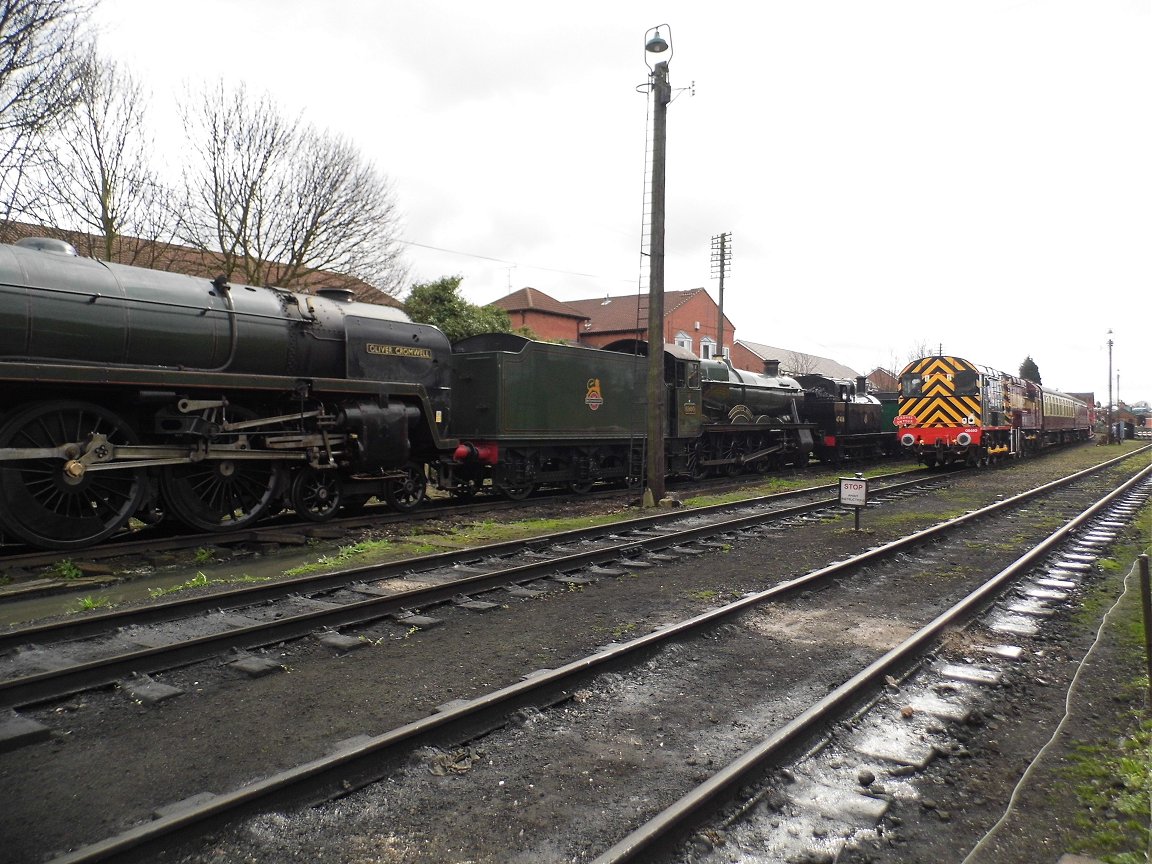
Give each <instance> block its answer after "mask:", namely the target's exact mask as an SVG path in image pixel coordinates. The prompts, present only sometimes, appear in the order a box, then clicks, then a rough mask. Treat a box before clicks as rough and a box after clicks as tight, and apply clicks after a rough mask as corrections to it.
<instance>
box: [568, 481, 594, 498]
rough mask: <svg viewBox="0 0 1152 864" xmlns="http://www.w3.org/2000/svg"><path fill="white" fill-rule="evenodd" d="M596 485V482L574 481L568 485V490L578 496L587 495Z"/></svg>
mask: <svg viewBox="0 0 1152 864" xmlns="http://www.w3.org/2000/svg"><path fill="white" fill-rule="evenodd" d="M595 485H596V481H595V480H573V481H572V482H571V483H569V484H568V489H569V490H570V491H572V492H574V493H575V494H577V495H587V494H588V493H589V492H591V491H592V487H593V486H595Z"/></svg>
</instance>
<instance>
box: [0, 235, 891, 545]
mask: <svg viewBox="0 0 1152 864" xmlns="http://www.w3.org/2000/svg"><path fill="white" fill-rule="evenodd" d="M647 347H648V346H647V345H646V344H645V343H643V342H635V341H626V342H620V343H617V344H614V345H611V346H608V348H607V349H590V348H583V347H574V346H566V345H552V344H547V343H541V342H534V341H531V340H528V339H524V338H522V337H519V336H515V335H511V334H488V335H485V336H478V337H473V338H471V339H466V340H463V341H461V342H460V343H457V344H456V345H455V346H452V345H449V343H448V340H447V339H446V338H445V337H444V335H443V334H442V333H441V332H440V331H439V330H438V329H436V328H435V327H431V326H428V325H423V324H417V323H413V322H411V321H409V320H408V319H407V317H406V316H405V315H404V314H403V313H402V312H399V311H398V310H395V309H391V308H389V307H384V306H377V305H370V304H363V303H357V302H354V301H352V299H351V297H350V294H349V293H348V292H345V291H320V292H318V293H317V295H306V294H297V293H293V292H290V291H285V290H281V289H278V288H257V287H253V286H249V285H239V284H229V283H228V281H227V280H225V279H224V278H222V277H218V278H216V279H214V280H208V279H203V278H196V277H192V276H185V275H178V274H173V273H165V272H159V271H154V270H146V269H143V268H137V267H128V266H123V265H116V264H110V263H106V262H102V261H96V260H92V259H86V258H81V257H78V256H77V255H76V254H75V252H74V250H72V249H71V247H69V246H68V245H67V244H64V243H60V242H59V241H52V240H39V239H37V240H28V241H21V243H19V244H17V245H15V246H5V245H0V384H2V387H0V534H2V535H3V538H4V539H5V540H7V541H22V542H24V543H27V544H30V545H32V546H37V547H41V548H46V549H59V550H68V549H78V548H83V547H86V546H90V545H93V544H96V543H99V542H100V541H101V540H103V539H105V538H107V537H109V536H110V535H112V534H114V533H116V532H118V531H119V530H121V529H122V528H123V527H124V526H125V525H126V524H127V523H128V521H129V520H130V519H132V518H137V519H141V520H143V521H150V520H155V519H157V518H159V517H161V516H164V517H167V518H171V519H174V520H176V521H177V522H179V523H182V524H184V525H186V526H188V527H190V528H192V529H196V530H202V531H215V530H227V529H239V528H243V527H246V526H250V525H252V524H254V523H255V522H257V521H258V520H260V519H261V518H263V517H265V516H267V515H269V514H270V513H273V512H278V511H279V510H280V509H282V508H283V507H285V506H287V507H290V508H292V509H293V510H295V511H296V512H297V513H298V514H299V515H301V516H302V517H304V518H307V519H312V520H315V521H323V520H325V519H328V518H331V517H332V516H333V515H335V514H336V513H337V512H338V511H339V510H341V509H350V508H355V507H357V506H360V505H362V504H363V503H364V502H365V501H367V500H368V499H369V498H371V497H373V496H376V497H378V498H381V499H382V500H385V501H387V502H388V503H389V504H391V505H392V506H393V507H395V508H397V509H400V510H407V509H411V508H413V507H415V506H416V505H417V504H418V503H419V502H420V501H421V500H422V499H423V498H424V495H425V491H426V486H427V484H428V483H429V482H431V483H433V484H434V485H435V486H436V487H438V488H440V489H443V490H447V491H449V492H452V493H453V494H456V495H459V496H462V497H466V496H469V495H472V494H475V493H476V492H478V491H482V490H488V489H493V490H496V491H499V492H502V493H503V494H505V495H507V496H509V497H513V498H521V497H524V496H526V495H527V494H529V493H530V492H531V491H532V490H533V489H535V488H537V487H539V486H542V485H551V486H567V487H569V488H571V489H573V490H575V491H578V492H583V491H587V490H588V489H590V488H591V487H592V485H593V484H595V483H597V482H600V481H611V480H618V481H623V482H628V483H633V482H638V481H639V479H640V477H641V475H642V466H643V465H644V452H643V447H644V438H645V426H644V422H645V420H644V418H645V409H644V403H645V392H646V385H645V381H646V374H647V372H646V370H647V358H646V354H647ZM664 370H665V386H666V395H667V399H666V404H667V406H668V410H667V413H666V428H665V435H666V448H665V450H666V453H667V460H668V466H667V467H668V472H669V474H686V475H694V476H700V475H704V474H707V473H712V472H722V473H736V472H739V471H745V470H768V469H771V468H775V467H779V466H782V465H787V464H793V465H803V464H807V462H808V461H809V458H810V457H811V456H812V455H815V456H816V457H817V458H821V459H825V460H828V461H838V460H839V459H840V458H844V457H846V456H853V455H864V454H868V455H871V454H873V453H876V454H879V453H881V452H886V451H888V450H890V449H893V448H896V447H897V445H896V437H895V430H894V429H893V430H892V431H887V432H886V431H884V430H883V429H882V428H881V425H882V423H881V419H880V418H881V406H880V405H879V403H878V402H876V400H875V399H873V398H872V397H870V396H867V395H866V394H864V393H863V384H862V382H856V383H852V382H837V381H832V380H828V379H820V380H819V381H816V380H813V381H812V382H811V383H810V384H802V383H800V382H798V381H797V380H795V379H792V378H788V377H785V376H781V375H779V374H777V373H778V370H776V369H774V368H773V369H768V370H765V372H764V373H763V374H761V373H751V372H743V371H738V370H735V369H733V368H732V367H731V366H730V365H728V364H727V363H724V362H720V361H701V360H699V359H697V358H696V357H695V356H694V355H693V354H691V353H690V352H687V351H682V350H680V349H677V348H676V347H675V346H666V350H665V353H664Z"/></svg>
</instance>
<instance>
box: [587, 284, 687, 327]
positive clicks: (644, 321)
mask: <svg viewBox="0 0 1152 864" xmlns="http://www.w3.org/2000/svg"><path fill="white" fill-rule="evenodd" d="M703 290H704V289H703V288H693V289H692V290H691V291H665V292H664V317H665V318H667V317H668V316H669V315H670V314H672V312H673V311H675V310H676V309H678V308H679V307H681V306H683V305H684V304H685V303H687V302H688V301H689V300H691V299H692V298H693V297H695V296H696V295H697V294H699V293H700V292H701V291H703ZM566 305H568V306H570V307H572V308H573V309H576V310H578V311H579V312H580V313H581V317H583V318H587V319H588V324H587V325H586V326H585V328H584V332H585V333H625V332H635V331H637V330H646V329H647V328H648V295H647V293H644V294H638V295H637V294H633V295H628V296H624V297H602V298H593V299H591V300H569V301H568V303H567V304H566Z"/></svg>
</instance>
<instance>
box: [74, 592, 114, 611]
mask: <svg viewBox="0 0 1152 864" xmlns="http://www.w3.org/2000/svg"><path fill="white" fill-rule="evenodd" d="M111 608H112V601H111V600H109V599H108V598H107V597H93V596H92V595H89V596H87V597H81V598H80V599H79V600H77V601H76V609H75V610H73V611H75V612H92V611H94V610H96V609H111Z"/></svg>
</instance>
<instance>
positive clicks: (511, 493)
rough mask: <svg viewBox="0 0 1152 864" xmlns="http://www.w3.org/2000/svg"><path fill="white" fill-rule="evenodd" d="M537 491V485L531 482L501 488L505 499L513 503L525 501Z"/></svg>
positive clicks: (511, 484) (510, 484)
mask: <svg viewBox="0 0 1152 864" xmlns="http://www.w3.org/2000/svg"><path fill="white" fill-rule="evenodd" d="M535 491H536V484H535V483H529V482H518V483H508V484H505V485H501V486H500V492H501V493H502V494H503V495H504V497H505V498H509V499H511V500H513V501H523V500H524V499H525V498H527V497H528V496H529V495H531V494H532V493H533V492H535Z"/></svg>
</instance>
